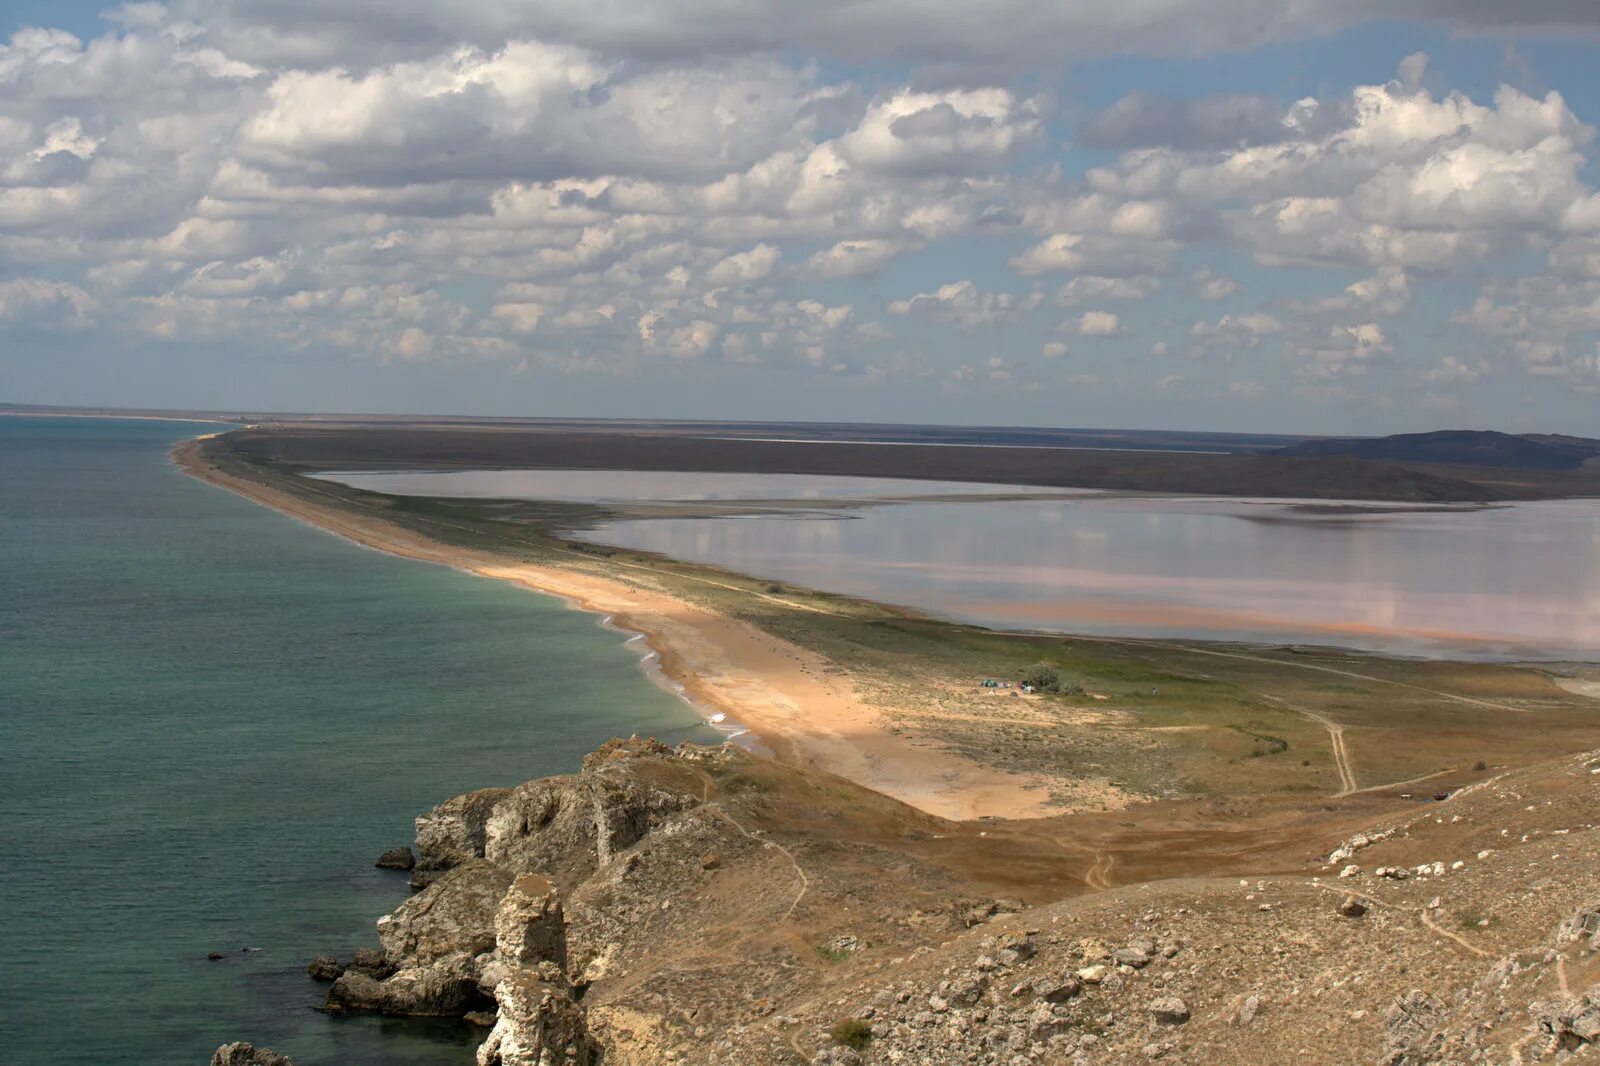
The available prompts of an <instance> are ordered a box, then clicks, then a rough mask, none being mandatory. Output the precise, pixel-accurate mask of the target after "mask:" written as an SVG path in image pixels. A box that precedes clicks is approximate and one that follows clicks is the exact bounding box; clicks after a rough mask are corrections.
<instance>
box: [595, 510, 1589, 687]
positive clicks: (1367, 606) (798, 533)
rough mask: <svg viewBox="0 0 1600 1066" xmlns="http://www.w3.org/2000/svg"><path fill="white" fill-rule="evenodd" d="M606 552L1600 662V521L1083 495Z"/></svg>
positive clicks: (690, 523)
mask: <svg viewBox="0 0 1600 1066" xmlns="http://www.w3.org/2000/svg"><path fill="white" fill-rule="evenodd" d="M587 536H588V539H591V540H594V541H596V542H600V543H605V544H612V545H618V546H624V547H630V548H639V549H644V550H649V551H655V552H661V553H663V554H665V555H669V556H673V557H675V558H680V559H688V560H693V561H697V562H706V563H715V564H718V565H722V566H726V567H729V568H731V569H734V570H739V571H743V572H745V573H749V574H754V575H758V576H761V577H770V578H775V579H780V580H786V581H792V582H794V583H796V584H801V585H807V586H811V587H813V588H820V589H826V590H829V591H834V592H843V593H850V594H854V595H860V596H865V597H867V598H870V599H874V600H880V601H883V602H888V603H897V604H902V605H906V606H912V607H918V608H922V609H925V610H930V611H933V612H935V613H938V614H942V615H946V616H949V617H954V618H958V619H962V620H965V621H972V622H978V623H981V624H985V625H993V626H1002V627H1011V628H1019V627H1020V628H1038V629H1050V630H1059V631H1063V632H1079V633H1098V634H1108V635H1137V636H1171V637H1204V638H1214V639H1225V640H1266V641H1303V642H1316V643H1327V644H1339V645H1346V646H1351V647H1360V648H1367V649H1372V650H1378V651H1388V652H1395V653H1401V654H1422V655H1467V656H1477V657H1510V658H1520V657H1528V658H1546V659H1562V658H1580V659H1586V660H1593V659H1600V506H1597V504H1596V502H1595V501H1587V500H1585V501H1556V502H1540V503H1525V504H1517V505H1514V506H1508V507H1497V508H1492V509H1487V510H1477V511H1462V510H1450V509H1432V510H1425V511H1415V512H1384V511H1382V510H1376V509H1372V508H1356V507H1351V508H1338V507H1333V508H1330V507H1328V506H1327V505H1326V504H1317V505H1297V504H1293V503H1285V502H1283V501H1252V500H1210V499H1198V498H1150V497H1139V498H1127V497H1112V496H1098V497H1097V496H1089V497H1079V498H1075V499H1071V500H1064V501H1054V500H1051V501H1037V500H1028V501H996V502H981V503H904V504H895V505H887V506H880V507H870V508H865V509H860V510H856V511H852V512H849V513H848V514H839V515H837V516H835V515H827V516H813V517H807V516H755V517H740V518H716V519H710V518H701V519H667V518H662V519H643V520H636V521H627V522H619V523H615V524H612V525H609V526H605V527H601V528H599V529H597V530H594V531H592V532H591V533H590V534H588V535H587Z"/></svg>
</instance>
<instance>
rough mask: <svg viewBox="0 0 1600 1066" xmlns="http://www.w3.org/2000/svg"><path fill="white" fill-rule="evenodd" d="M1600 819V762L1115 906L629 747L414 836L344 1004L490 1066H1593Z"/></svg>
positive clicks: (965, 841) (821, 802)
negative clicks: (458, 1023) (1269, 867)
mask: <svg viewBox="0 0 1600 1066" xmlns="http://www.w3.org/2000/svg"><path fill="white" fill-rule="evenodd" d="M1597 798H1600V754H1596V753H1591V754H1590V755H1587V756H1584V757H1581V758H1578V759H1564V760H1561V761H1559V762H1553V763H1550V764H1547V765H1545V766H1543V767H1540V768H1537V769H1533V770H1526V771H1517V772H1515V773H1509V774H1505V775H1502V776H1500V777H1497V778H1493V779H1491V780H1490V781H1488V782H1485V784H1483V785H1482V786H1477V787H1474V788H1472V789H1469V790H1465V791H1464V792H1463V793H1461V794H1458V795H1456V796H1453V797H1451V798H1450V799H1449V800H1448V801H1447V802H1443V803H1435V802H1425V803H1416V804H1411V805H1409V806H1407V807H1405V808H1402V809H1400V810H1399V811H1398V813H1395V812H1394V811H1392V810H1391V811H1390V813H1388V814H1386V815H1385V816H1384V817H1383V818H1382V819H1379V820H1376V821H1374V822H1373V824H1370V825H1366V826H1364V827H1362V829H1361V831H1360V832H1358V833H1352V834H1350V835H1347V836H1345V837H1344V838H1343V839H1340V838H1339V837H1333V838H1331V839H1328V840H1326V841H1310V842H1308V843H1309V844H1310V845H1311V846H1312V847H1313V848H1314V849H1315V850H1316V854H1315V855H1312V854H1309V853H1308V854H1307V855H1306V858H1305V861H1304V866H1303V868H1302V869H1298V870H1293V871H1284V872H1279V873H1276V874H1273V875H1271V876H1260V877H1251V878H1246V879H1243V880H1240V879H1238V878H1185V879H1179V880H1172V881H1161V882H1153V883H1146V884H1140V885H1131V886H1124V887H1121V888H1115V889H1105V890H1101V891H1092V892H1091V891H1087V889H1088V886H1087V885H1085V884H1084V883H1081V882H1067V881H1055V880H1052V875H1051V869H1052V868H1051V867H1050V865H1049V863H1048V861H1047V859H1048V855H1046V854H1044V852H1046V851H1047V850H1048V848H1049V846H1050V844H1051V842H1050V840H1049V838H1048V835H1047V833H1045V834H1042V833H1041V831H1040V830H1039V829H1038V828H1037V827H1034V828H1032V829H1030V830H1029V831H1028V833H1027V834H1021V835H1017V834H1009V833H1008V830H1007V829H1006V828H1005V827H1003V826H998V825H993V826H989V827H981V828H980V827H974V826H968V827H965V828H962V827H958V826H955V825H952V824H949V823H942V822H940V821H938V820H937V819H932V818H929V817H928V816H925V815H921V814H919V813H917V812H915V811H911V810H910V809H908V808H904V807H902V806H900V805H898V804H895V803H894V802H893V801H890V800H887V799H885V798H884V797H881V796H878V795H876V794H874V793H871V792H868V791H866V790H864V789H860V788H857V787H856V786H853V785H850V784H848V783H847V782H843V781H840V780H838V779H834V778H831V777H826V776H825V775H819V774H814V773H811V772H808V771H804V770H800V769H796V768H794V767H785V766H781V765H778V764H774V763H771V762H767V761H763V760H759V759H755V758H753V757H751V756H749V755H747V754H744V753H742V752H739V751H736V750H731V749H708V748H701V747H694V746H689V745H685V746H682V747H679V748H676V749H669V748H667V747H666V746H664V745H662V744H659V743H657V742H654V741H649V740H639V739H637V738H635V739H632V740H628V741H613V742H611V743H609V744H607V745H606V746H605V747H603V748H601V749H600V750H599V751H597V752H595V753H594V754H593V755H591V756H589V757H588V758H587V759H586V760H585V761H584V765H583V769H582V770H581V772H579V773H577V774H573V775H568V776H562V777H554V778H548V779H544V780H540V781H534V782H529V783H528V784H525V785H522V786H519V787H517V788H515V789H493V790H485V791H481V792H475V793H470V794H468V795H465V796H461V797H457V798H456V799H453V800H451V801H449V802H447V803H445V804H442V805H440V806H439V807H438V808H435V809H434V810H433V811H430V812H428V813H427V814H425V815H423V816H422V817H421V818H419V819H418V820H417V853H418V854H417V864H416V866H417V870H419V871H424V872H426V873H427V874H428V876H427V877H426V878H425V879H424V880H426V881H427V884H426V887H424V888H423V889H422V890H421V891H419V892H418V893H417V894H416V895H414V896H412V897H411V898H410V899H408V900H407V901H406V902H405V903H403V904H402V905H401V906H400V907H398V908H396V910H395V911H394V912H393V913H392V914H389V915H387V916H385V917H384V918H382V919H380V920H379V922H378V941H379V944H380V948H379V950H377V951H368V952H363V953H361V954H360V955H359V956H358V957H357V958H356V959H353V960H351V961H350V963H349V964H347V965H345V966H342V967H341V966H339V965H337V964H335V963H333V962H332V960H319V965H320V973H321V976H323V977H324V978H327V977H336V979H335V980H333V983H332V984H331V986H330V988H329V990H328V1008H329V1009H330V1010H333V1011H375V1012H381V1013H390V1014H413V1015H441V1016H460V1017H464V1018H468V1019H469V1020H472V1021H475V1022H477V1023H479V1024H482V1025H485V1026H486V1027H487V1028H488V1033H487V1036H486V1039H485V1040H484V1042H483V1044H482V1045H481V1047H480V1049H479V1051H478V1062H479V1063H480V1064H482V1066H496V1064H500V1066H557V1064H572V1066H589V1064H594V1063H600V1062H602V1061H603V1062H604V1063H606V1064H607V1066H634V1064H637V1066H644V1064H647V1063H648V1064H655V1063H672V1062H677V1063H695V1064H701V1063H722V1064H729V1066H732V1064H740V1066H747V1064H756V1063H799V1062H812V1063H824V1064H826V1063H833V1064H854V1063H862V1062H865V1063H906V1064H920V1063H928V1064H932V1063H939V1064H943V1063H954V1062H963V1063H996V1064H998V1063H1005V1064H1011V1063H1034V1062H1043V1063H1075V1064H1077V1063H1081V1064H1091V1063H1092V1064H1099V1063H1117V1062H1143V1061H1148V1060H1152V1059H1162V1058H1166V1059H1169V1060H1171V1061H1175V1062H1207V1063H1263V1064H1264V1063H1282V1062H1288V1061H1296V1062H1304V1063H1330V1064H1331V1063H1341V1064H1342V1063H1351V1062H1382V1063H1387V1064H1391V1066H1399V1064H1412V1063H1514V1062H1515V1063H1523V1062H1535V1061H1568V1060H1574V1061H1576V1060H1578V1059H1593V1058H1596V1057H1597V1052H1596V1050H1595V1049H1596V1043H1595V1041H1596V1040H1597V1039H1600V875H1597V874H1596V873H1595V871H1596V870H1600V831H1597V828H1596V825H1595V821H1596V817H1597V815H1596V811H1597V804H1596V802H1595V801H1596V799H1597ZM1055 843H1056V844H1057V845H1058V846H1059V847H1060V848H1063V849H1065V848H1069V847H1070V846H1071V841H1057V842H1055ZM1101 876H1102V878H1103V877H1104V875H1103V874H1102V875H1101ZM1019 889H1021V891H1019ZM1013 894H1014V895H1016V896H1023V897H1024V898H1023V899H1018V898H1013Z"/></svg>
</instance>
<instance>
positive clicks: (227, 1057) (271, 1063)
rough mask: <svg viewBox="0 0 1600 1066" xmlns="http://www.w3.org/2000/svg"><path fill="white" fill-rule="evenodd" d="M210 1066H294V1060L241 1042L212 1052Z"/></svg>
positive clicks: (267, 1049)
mask: <svg viewBox="0 0 1600 1066" xmlns="http://www.w3.org/2000/svg"><path fill="white" fill-rule="evenodd" d="M211 1066H294V1060H293V1059H291V1058H290V1057H289V1056H287V1055H280V1054H278V1053H277V1052H276V1051H273V1050H272V1049H271V1048H269V1047H264V1048H258V1047H254V1046H252V1045H250V1044H246V1043H245V1042H244V1041H242V1040H241V1041H237V1042H235V1043H232V1044H223V1045H222V1046H221V1047H219V1048H217V1050H216V1051H214V1052H212V1054H211Z"/></svg>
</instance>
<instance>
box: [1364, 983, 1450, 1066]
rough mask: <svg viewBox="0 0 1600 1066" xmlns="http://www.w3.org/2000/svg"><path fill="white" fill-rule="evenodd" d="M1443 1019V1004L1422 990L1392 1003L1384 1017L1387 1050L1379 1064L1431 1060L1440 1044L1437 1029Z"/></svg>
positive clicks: (1392, 1065)
mask: <svg viewBox="0 0 1600 1066" xmlns="http://www.w3.org/2000/svg"><path fill="white" fill-rule="evenodd" d="M1444 1017H1445V1010H1444V1005H1443V1004H1442V1003H1440V1002H1439V1001H1438V1000H1436V999H1434V998H1433V997H1432V996H1430V995H1428V994H1427V993H1426V992H1424V991H1422V990H1421V989H1418V988H1413V989H1412V990H1411V991H1409V992H1407V993H1406V994H1405V995H1403V996H1401V997H1400V998H1399V999H1397V1000H1395V1003H1394V1006H1392V1007H1390V1008H1389V1013H1388V1015H1387V1016H1385V1018H1384V1025H1385V1027H1386V1028H1387V1030H1388V1047H1387V1049H1386V1052H1385V1055H1384V1057H1383V1058H1382V1059H1380V1060H1379V1061H1380V1062H1382V1063H1384V1064H1385V1066H1400V1064H1402V1063H1413V1062H1430V1061H1432V1060H1433V1059H1434V1058H1435V1057H1436V1056H1435V1052H1436V1051H1437V1050H1438V1047H1439V1045H1440V1043H1441V1042H1442V1038H1441V1036H1440V1035H1439V1032H1438V1030H1439V1026H1440V1025H1441V1024H1442V1023H1443V1021H1444Z"/></svg>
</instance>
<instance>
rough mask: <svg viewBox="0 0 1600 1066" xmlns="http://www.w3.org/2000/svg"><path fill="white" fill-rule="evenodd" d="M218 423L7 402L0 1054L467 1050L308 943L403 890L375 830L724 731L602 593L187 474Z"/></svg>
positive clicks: (342, 943)
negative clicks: (486, 575)
mask: <svg viewBox="0 0 1600 1066" xmlns="http://www.w3.org/2000/svg"><path fill="white" fill-rule="evenodd" d="M209 428H214V427H203V426H192V425H183V424H176V423H161V422H132V421H91V420H79V419H31V418H11V419H7V418H0V863H3V864H4V865H3V867H0V916H3V920H0V973H4V975H5V985H6V988H7V999H8V1000H9V1002H8V1004H7V1008H6V1009H5V1010H4V1011H3V1012H0V1062H4V1063H7V1064H12V1063H17V1064H22V1063H26V1064H35V1063H95V1064H100V1063H111V1062H129V1063H203V1062H205V1061H207V1060H208V1057H209V1055H210V1053H211V1051H212V1050H213V1049H214V1048H216V1046H217V1045H218V1044H220V1043H223V1042H225V1041H228V1040H236V1039H242V1040H251V1041H253V1042H255V1043H256V1044H258V1045H270V1046H272V1047H274V1048H276V1049H278V1050H279V1051H282V1052H286V1053H288V1054H291V1055H293V1056H294V1058H295V1059H296V1060H297V1062H299V1063H300V1064H301V1066H314V1064H318V1063H374V1064H382V1063H463V1064H464V1063H468V1062H470V1061H471V1057H472V1046H473V1044H474V1043H475V1042H476V1040H477V1039H478V1038H479V1037H481V1035H482V1032H481V1030H478V1031H463V1030H461V1029H458V1028H456V1027H453V1026H449V1025H433V1024H430V1023H405V1022H394V1021H381V1020H377V1019H360V1018H357V1019H333V1018H327V1017H324V1016H323V1015H321V1014H318V1013H316V1012H315V1011H314V1010H313V1007H314V1006H315V1005H316V1004H317V1003H318V1002H320V995H319V987H318V986H316V985H313V984H312V983H311V982H310V981H309V980H308V979H307V978H306V977H305V973H304V965H305V963H306V961H307V960H308V959H309V958H310V957H311V956H312V955H314V954H317V953H319V952H331V953H338V954H344V953H347V952H349V951H350V950H351V949H353V948H355V947H357V946H359V945H362V944H373V943H375V942H376V938H375V934H374V933H373V925H372V923H373V920H374V919H375V918H377V916H378V915H380V914H382V913H383V912H385V911H387V910H390V909H392V908H393V907H394V906H395V904H397V903H398V902H399V901H400V900H401V899H403V898H404V896H405V894H406V889H405V881H404V877H403V875H397V874H393V873H389V872H385V871H379V870H375V869H373V868H372V860H373V858H374V857H375V856H376V855H377V854H378V852H380V851H382V850H383V849H385V848H388V847H390V846H393V845H395V844H403V843H409V842H410V838H411V820H412V818H413V817H414V816H415V815H416V814H417V813H418V812H420V811H421V810H423V809H425V808H427V807H429V806H431V805H432V804H435V803H437V802H439V801H440V800H442V799H445V798H446V797H448V796H451V795H453V794H455V793H458V792H462V791H465V790H467V789H470V788H478V787H482V786H487V785H504V784H512V783H516V782H519V781H523V780H526V779H528V778H531V777H537V776H540V775H543V774H549V773H557V772H564V771H569V770H572V769H574V768H576V766H577V764H578V761H579V759H580V757H581V756H582V755H583V753H585V752H586V751H588V750H590V749H591V748H593V747H594V746H595V745H596V744H598V743H599V742H600V741H602V740H604V739H605V738H607V737H609V736H613V735H616V734H626V733H630V732H641V733H654V734H656V735H659V736H662V737H663V738H666V739H679V738H682V737H685V736H694V737H695V738H697V739H707V738H708V737H710V736H711V734H710V733H709V732H708V731H705V730H704V727H702V726H699V725H698V724H697V722H698V720H697V719H696V717H695V716H694V714H693V713H692V712H691V711H690V710H689V708H688V707H687V706H686V705H685V704H683V703H682V702H681V701H680V700H678V699H677V698H675V697H673V696H671V695H669V694H668V693H666V692H664V691H662V690H660V689H659V688H657V687H655V686H653V685H652V684H650V683H649V681H648V680H647V679H646V678H645V676H644V675H643V673H642V672H641V671H640V670H638V669H637V668H636V662H635V659H634V657H633V656H632V655H631V654H630V653H629V652H628V650H627V649H625V648H624V647H623V646H622V643H621V639H620V638H619V637H618V636H617V635H616V634H614V633H609V632H606V631H604V630H602V629H600V628H599V627H598V626H597V625H596V624H595V620H594V618H593V617H592V616H588V615H582V614H578V613H575V612H572V611H568V610H566V609H565V608H564V607H562V606H561V605H559V604H558V603H556V602H554V601H552V600H547V599H544V598H542V597H538V596H534V595H531V594H529V593H527V592H523V591H520V590H517V589H514V588H511V587H509V586H506V585H502V584H498V583H495V582H491V581H486V580H482V579H478V578H473V577H469V576H466V575H463V574H459V573H456V572H454V571H450V570H446V569H443V568H440V567H432V566H426V565H422V564H418V563H413V562H408V561H404V560H399V559H393V558H390V557H388V556H384V555H380V554H378V553H376V552H371V551H367V550H365V549H362V548H358V547H356V546H354V545H352V544H349V543H347V542H345V541H342V540H339V539H337V538H335V537H332V536H329V535H327V534H324V533H321V532H318V531H316V530H313V529H310V528H308V527H306V526H303V525H301V524H299V523H297V522H295V521H293V520H291V519H288V518H285V517H282V516H280V515H278V514H276V513H273V512H270V511H267V510H265V509H263V508H260V507H257V506H256V505H254V504H251V503H247V502H245V501H243V500H240V499H238V498H236V497H233V496H231V495H229V494H227V493H225V492H222V491H220V490H217V489H214V488H211V487H209V486H206V485H203V484H201V483H199V482H196V481H193V480H191V479H189V478H186V477H184V476H182V475H181V474H179V473H178V472H177V471H176V470H175V469H174V468H173V467H172V466H171V465H170V462H169V460H168V458H167V451H168V449H169V448H170V446H171V444H172V443H173V442H174V441H175V440H177V439H180V438H181V437H184V436H190V435H193V434H194V433H196V432H202V431H204V430H206V429H209ZM246 947H248V948H252V949H256V950H252V951H248V952H246V951H241V949H242V948H246ZM212 951H220V952H223V953H225V956H226V957H225V959H224V961H221V962H213V961H208V960H207V958H206V955H207V953H208V952H212Z"/></svg>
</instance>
